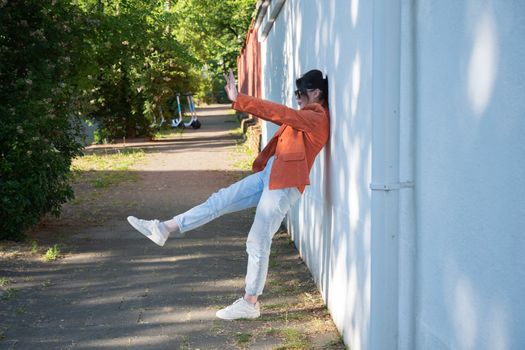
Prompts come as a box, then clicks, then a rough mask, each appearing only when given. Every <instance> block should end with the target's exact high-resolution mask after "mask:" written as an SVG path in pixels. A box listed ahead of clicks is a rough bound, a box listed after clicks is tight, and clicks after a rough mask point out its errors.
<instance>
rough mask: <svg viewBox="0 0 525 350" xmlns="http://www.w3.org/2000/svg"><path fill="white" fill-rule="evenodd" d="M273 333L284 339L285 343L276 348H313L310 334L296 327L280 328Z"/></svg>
mask: <svg viewBox="0 0 525 350" xmlns="http://www.w3.org/2000/svg"><path fill="white" fill-rule="evenodd" d="M273 333H274V334H273V335H274V336H278V337H280V338H282V339H283V340H284V344H282V345H280V346H278V347H276V348H274V349H275V350H286V349H311V348H312V346H311V344H310V341H309V340H308V336H307V335H306V334H304V333H302V332H300V331H298V330H297V329H295V328H290V327H286V328H280V329H277V330H276V331H273Z"/></svg>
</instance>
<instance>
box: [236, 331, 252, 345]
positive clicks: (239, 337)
mask: <svg viewBox="0 0 525 350" xmlns="http://www.w3.org/2000/svg"><path fill="white" fill-rule="evenodd" d="M252 337H253V335H252V334H251V333H243V332H237V333H236V334H235V341H236V342H237V344H239V345H240V346H244V345H246V344H248V343H249V342H250V341H251V340H252Z"/></svg>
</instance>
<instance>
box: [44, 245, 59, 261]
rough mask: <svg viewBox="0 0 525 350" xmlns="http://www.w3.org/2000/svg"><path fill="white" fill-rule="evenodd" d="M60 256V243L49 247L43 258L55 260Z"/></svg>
mask: <svg viewBox="0 0 525 350" xmlns="http://www.w3.org/2000/svg"><path fill="white" fill-rule="evenodd" d="M59 256H60V245H58V244H55V245H54V246H52V247H51V248H49V249H48V250H47V251H46V253H45V254H44V260H45V261H47V262H49V261H55V260H56V259H58V257H59Z"/></svg>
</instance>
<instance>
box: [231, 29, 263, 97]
mask: <svg viewBox="0 0 525 350" xmlns="http://www.w3.org/2000/svg"><path fill="white" fill-rule="evenodd" d="M237 69H238V80H239V91H240V92H242V93H244V94H247V95H250V96H255V97H261V94H262V89H261V45H260V44H259V41H258V40H257V31H256V30H255V29H253V28H250V30H249V31H248V34H247V35H246V43H245V46H244V48H243V49H242V50H241V52H240V54H239V57H237Z"/></svg>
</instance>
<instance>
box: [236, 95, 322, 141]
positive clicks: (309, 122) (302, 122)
mask: <svg viewBox="0 0 525 350" xmlns="http://www.w3.org/2000/svg"><path fill="white" fill-rule="evenodd" d="M232 108H233V109H235V110H237V111H241V112H247V113H250V114H253V115H255V116H257V117H259V118H261V119H264V120H268V121H271V122H274V123H276V124H279V125H281V124H286V125H290V126H291V127H292V128H294V129H297V130H301V131H306V132H312V131H315V130H318V129H319V126H320V123H321V124H322V123H323V122H324V118H326V114H325V111H324V109H323V107H322V106H321V105H320V104H317V103H313V104H310V105H307V106H306V107H305V108H303V109H301V110H295V109H292V108H289V107H286V106H284V105H282V104H279V103H275V102H270V101H266V100H262V99H260V98H256V97H251V96H247V95H244V94H238V95H237V99H236V100H235V102H233V104H232Z"/></svg>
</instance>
